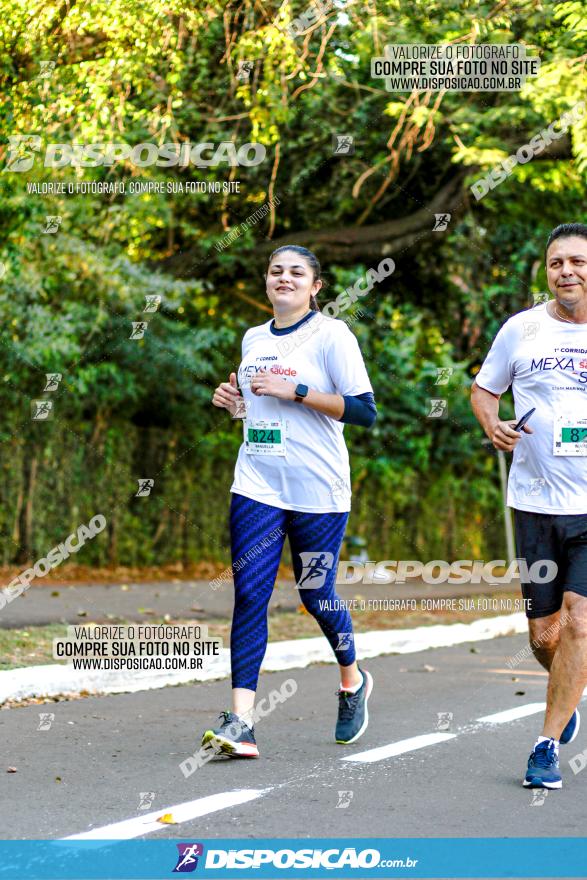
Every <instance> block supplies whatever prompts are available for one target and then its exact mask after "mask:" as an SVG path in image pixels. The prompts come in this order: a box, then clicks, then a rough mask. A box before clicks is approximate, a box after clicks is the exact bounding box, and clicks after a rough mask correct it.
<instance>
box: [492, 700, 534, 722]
mask: <svg viewBox="0 0 587 880" xmlns="http://www.w3.org/2000/svg"><path fill="white" fill-rule="evenodd" d="M545 709H546V703H526V705H525V706H516V708H515V709H506V710H505V712H496V713H495V715H484V716H483V718H477V721H483V722H486V723H487V724H505V723H506V722H507V721H515V720H516V718H526V717H527V716H528V715H536V714H537V713H538V712H544V710H545Z"/></svg>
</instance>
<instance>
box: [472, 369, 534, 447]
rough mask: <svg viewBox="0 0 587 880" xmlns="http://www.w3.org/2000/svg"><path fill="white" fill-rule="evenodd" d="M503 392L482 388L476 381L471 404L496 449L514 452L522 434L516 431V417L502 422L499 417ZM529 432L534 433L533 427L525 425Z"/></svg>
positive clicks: (473, 386) (524, 428)
mask: <svg viewBox="0 0 587 880" xmlns="http://www.w3.org/2000/svg"><path fill="white" fill-rule="evenodd" d="M500 397H501V394H493V392H491V391H487V390H486V389H485V388H481V386H480V385H477V383H476V382H473V385H472V387H471V406H472V408H473V412H474V414H475V418H476V419H477V421H478V422H479V424H480V425H481V427H482V428H483V430H484V431H485V433H486V434H487V436H488V437H489V439H490V440H491V442H492V443H493V445H494V446H495V448H496V449H501V450H502V451H503V452H513V450H514V447H515V446H516V444H517V443H518V442H519V440H520V438H521V436H522V434H521V432H520V431H514V428H513V426H514V425H515V424H516V420H515V419H511V420H510V421H509V422H502V421H500V418H499V399H500ZM522 430H523V431H525V432H526V433H527V434H532V433H534V432H533V431H532V428H529V427H528V425H524V427H523V428H522Z"/></svg>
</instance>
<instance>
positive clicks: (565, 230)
mask: <svg viewBox="0 0 587 880" xmlns="http://www.w3.org/2000/svg"><path fill="white" fill-rule="evenodd" d="M572 235H579V236H580V237H581V238H587V226H586V225H585V224H584V223H561V225H560V226H557V227H556V228H555V229H553V230H552V232H551V233H550V235H549V236H548V241H547V242H546V249H545V251H544V261H545V262H546V254H547V253H548V248H549V247H550V245H551V244H552V243H553V241H556V239H557V238H570V237H571V236H572Z"/></svg>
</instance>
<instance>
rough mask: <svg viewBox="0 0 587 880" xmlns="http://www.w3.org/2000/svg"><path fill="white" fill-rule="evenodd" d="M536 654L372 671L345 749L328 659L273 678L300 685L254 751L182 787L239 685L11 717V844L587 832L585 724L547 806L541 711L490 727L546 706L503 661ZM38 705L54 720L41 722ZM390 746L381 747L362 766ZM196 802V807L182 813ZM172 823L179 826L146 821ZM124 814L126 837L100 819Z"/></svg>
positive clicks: (7, 788)
mask: <svg viewBox="0 0 587 880" xmlns="http://www.w3.org/2000/svg"><path fill="white" fill-rule="evenodd" d="M524 645H525V638H524V637H523V636H512V637H504V638H498V639H494V640H492V641H488V642H477V643H475V644H474V645H470V644H465V645H459V646H457V647H453V648H445V649H435V650H430V651H426V652H421V653H418V654H411V655H403V656H400V655H398V656H387V657H379V658H376V659H372V660H369V661H368V662H365V666H366V668H368V669H369V670H370V672H371V673H372V675H373V677H374V681H375V688H374V692H373V695H372V698H371V701H370V716H371V721H370V726H369V728H368V730H367V732H366V733H365V735H364V736H363V737H362V739H361V740H360V741H359V742H357V743H355V744H353V745H350V746H340V745H337V744H336V743H335V742H334V740H333V732H334V723H335V717H336V708H337V700H336V697H335V694H334V692H335V690H336V688H337V685H338V681H337V674H336V668H335V667H334V666H327V665H324V666H312V667H309V668H307V669H304V670H292V671H290V672H281V673H268V674H264V675H262V677H261V684H260V690H259V696H262V695H263V694H267V693H268V692H269V691H270V690H272V689H278V688H279V687H280V686H281V685H282V683H283V682H284V681H285V680H286V679H290V678H293V679H294V680H295V682H296V684H297V691H296V693H295V694H294V695H293V696H292V697H291V698H290V699H289V700H287V701H286V702H284V703H283V704H280V705H277V707H276V708H275V709H274V711H273V712H272V713H271V714H270V715H268V716H267V717H266V718H265V719H264V720H263V721H261V722H259V723H258V725H257V728H256V734H257V742H258V744H259V749H260V753H261V757H260V759H258V760H249V761H236V760H230V759H215V760H214V761H211V762H209V763H207V764H206V765H205V766H203V767H201V768H200V769H198V770H196V771H195V772H194V773H193V774H192V775H191V776H189V777H188V778H185V777H184V776H183V774H182V773H181V771H180V769H179V764H180V762H182V761H183V760H185V758H186V757H187V756H189V755H190V754H192V753H194V752H195V751H197V750H198V748H199V737H200V735H201V733H202V731H203V730H204V729H205V728H206V727H208V726H210V725H211V723H213V722H214V721H215V719H216V716H217V714H218V712H219V711H220V710H222V709H224V708H227V705H228V698H229V683H228V682H227V681H221V682H210V683H203V684H196V685H189V686H177V687H168V688H164V689H162V690H156V691H146V692H141V693H136V694H128V695H119V696H107V697H92V698H85V699H79V700H75V701H71V702H62V703H48V704H44V705H31V706H27V707H24V708H17V709H9V710H2V711H0V739H1V742H2V764H3V765H4V766H3V767H2V768H0V772H1V773H2V786H1V791H0V809H1V810H2V815H4V816H5V817H8V816H9V817H10V819H9V821H5V822H4V823H3V834H2V836H3V837H4V838H5V839H19V838H20V839H29V838H36V839H55V838H63V837H68V836H71V835H78V834H85V833H92V832H94V833H95V835H96V836H97V837H102V838H111V837H114V836H118V835H120V834H123V836H124V835H126V836H132V837H138V838H146V837H149V838H151V837H159V838H162V837H163V838H165V837H171V838H178V837H182V838H185V839H190V837H191V838H194V839H206V838H214V837H238V838H258V837H289V836H294V837H300V838H304V837H315V836H320V837H330V836H332V837H346V836H349V837H367V838H368V837H377V836H381V837H444V836H446V837H453V836H454V837H485V836H496V837H502V836H503V837H523V836H536V837H540V836H544V837H552V836H584V835H585V829H586V828H587V798H586V797H585V787H586V786H587V773H585V774H583V773H578V774H576V775H575V774H574V773H573V772H572V769H571V768H570V766H569V762H568V759H569V758H570V757H572V756H575V755H577V753H579V752H581V751H582V750H583V749H584V748H585V746H586V740H587V724H585V726H584V728H583V730H582V731H581V732H580V734H579V737H578V739H577V740H575V742H574V743H572V744H571V745H570V746H566V747H561V753H562V759H561V767H562V769H563V775H564V786H563V789H562V791H554V792H549V793H548V795H547V796H546V797H541V794H542V793H541V792H538V793H537V795H538V796H537V795H536V794H534V793H533V792H530V791H528V790H526V789H524V788H523V787H522V785H521V779H522V777H523V774H524V772H525V767H526V760H527V757H528V753H529V751H530V748H531V746H532V744H533V742H534V739H535V737H536V735H537V734H538V733H539V732H540V726H541V720H542V712H541V711H538V712H536V711H535V712H534V713H533V714H530V715H528V716H527V717H520V718H517V719H514V720H510V721H506V722H501V723H497V722H496V721H479V719H480V718H485V716H488V715H492V714H494V713H500V712H503V711H505V710H510V709H520V708H521V707H522V706H527V705H529V704H535V703H540V702H542V701H543V700H544V694H545V684H546V677H545V675H543V674H541V673H540V669H539V667H538V665H537V664H536V662H535V661H534V660H532V659H529V660H526V661H525V662H523V663H522V664H521V665H520V666H519V667H518V668H517V669H516V670H515V672H514V673H512V671H511V670H509V669H507V666H506V661H507V658H508V657H510V656H512V655H514V654H515V653H516V652H517V651H518V650H520V648H522V647H523V646H524ZM471 649H473V652H472V650H471ZM525 673H526V674H525ZM512 676H515V678H516V679H517V680H515V681H514V680H512ZM520 691H521V692H523V693H517V692H520ZM586 709H587V707H586ZM40 712H46V713H54V716H55V717H54V719H53V720H52V722H51V724H50V727H49V729H47V730H39V729H38V727H39V714H40ZM439 713H452V719H449V718H448V717H447V716H446V715H443V716H442V718H441V719H440V722H439ZM586 719H587V714H586ZM439 723H440V726H441V727H442V726H444V727H446V725H447V723H448V724H449V725H450V726H449V727H448V729H444V730H441V729H439ZM450 734H452V735H453V737H452V738H451V739H445V740H444V741H434V740H438V739H439V738H440V737H441V736H443V735H444V736H446V735H450ZM426 735H432V737H433V741H429V742H428V744H427V745H423V747H420V748H417V749H415V748H414V746H415V745H416V744H420V745H422V742H423V741H422V740H416V741H415V742H414V740H413V739H412V738H414V737H422V736H426ZM405 740H410V741H411V742H409V743H407V744H406V743H405V742H403V741H405ZM398 743H400V745H397V744H398ZM402 743H403V744H402ZM393 744H396V745H395V746H394V745H393ZM382 747H388V748H387V755H382V754H381V753H376V754H375V755H373V754H371V755H369V754H368V755H367V757H368V758H369V757H370V758H376V760H371V761H364V760H358V759H357V756H360V754H361V753H363V752H367V753H368V752H370V751H371V750H373V749H377V748H382ZM394 751H395V752H400V753H398V754H393V752H394ZM345 758H353V760H344V759H345ZM8 767H15V768H17V772H16V773H7V772H6V770H7V768H8ZM341 792H342V793H343V794H341ZM141 793H149V794H148V797H146V798H145V797H144V795H142V794H141ZM141 798H143V803H147V809H140V808H139V805H140V803H141ZM244 798H249V800H245V802H239V801H242V800H243V799H244ZM204 799H207V800H204ZM186 802H196V803H195V804H193V803H192V804H191V806H190V807H188V808H185V807H184V808H183V813H182V809H180V808H179V807H178V806H177V805H179V804H185V803H186ZM345 804H346V806H345ZM163 813H171V815H172V817H174V818H175V819H176V820H178V819H181V818H183V821H180V822H179V824H170V825H161V824H160V823H157V822H155V821H151V822H150V824H147V823H148V822H149V816H151V819H152V820H154V819H156V818H157V817H158V816H159V815H162V814H163ZM190 815H191V816H192V817H193V818H185V817H186V816H190ZM125 820H131V821H130V823H129V824H128V825H127V826H125V830H123V831H121V830H120V828H119V827H115V828H112V827H106V826H113V825H114V826H117V823H120V822H123V821H125Z"/></svg>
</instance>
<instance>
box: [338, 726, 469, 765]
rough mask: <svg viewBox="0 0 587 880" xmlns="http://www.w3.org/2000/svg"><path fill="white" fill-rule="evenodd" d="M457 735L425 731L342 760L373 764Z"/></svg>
mask: <svg viewBox="0 0 587 880" xmlns="http://www.w3.org/2000/svg"><path fill="white" fill-rule="evenodd" d="M455 736H457V734H456V733H424V734H422V735H421V736H411V737H409V739H400V740H398V742H394V743H388V744H387V745H386V746H379V748H376V749H369V750H368V751H366V752H357V753H356V754H354V755H347V756H346V757H344V758H341V759H340V760H341V761H360V762H361V763H365V764H371V763H373V761H383V760H384V759H385V758H393V757H395V755H403V754H404V753H405V752H413V751H415V750H416V749H423V748H425V747H426V746H431V745H434V743H439V742H446V740H449V739H454V738H455Z"/></svg>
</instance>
